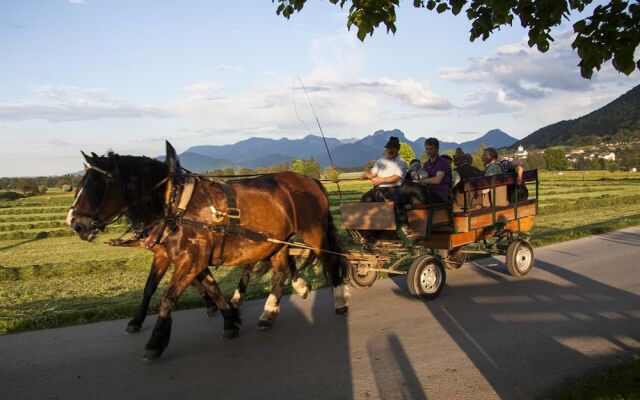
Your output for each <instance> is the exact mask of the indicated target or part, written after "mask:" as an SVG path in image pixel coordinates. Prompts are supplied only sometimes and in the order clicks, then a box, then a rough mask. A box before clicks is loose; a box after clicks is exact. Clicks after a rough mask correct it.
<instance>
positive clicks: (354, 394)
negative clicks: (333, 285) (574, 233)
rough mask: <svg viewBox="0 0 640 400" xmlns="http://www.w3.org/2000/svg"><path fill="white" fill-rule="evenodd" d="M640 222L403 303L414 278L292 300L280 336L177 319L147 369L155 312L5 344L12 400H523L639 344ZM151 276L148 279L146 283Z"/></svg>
mask: <svg viewBox="0 0 640 400" xmlns="http://www.w3.org/2000/svg"><path fill="white" fill-rule="evenodd" d="M639 260H640V227H635V228H630V229H625V230H622V231H618V232H614V233H610V234H605V235H600V236H594V237H590V238H586V239H581V240H576V241H572V242H566V243H562V244H557V245H553V246H548V247H544V248H540V249H536V262H535V265H536V268H535V269H534V270H533V271H532V272H531V274H530V275H529V276H528V277H527V278H525V279H520V280H516V279H513V278H511V277H510V276H508V275H506V269H505V267H504V265H503V264H502V263H501V260H495V259H485V260H482V261H479V262H476V263H473V264H466V265H465V266H464V267H463V268H462V269H460V270H456V271H452V272H450V273H449V276H448V280H447V287H446V288H445V290H444V291H443V293H442V294H441V296H440V297H439V298H438V299H437V300H435V301H432V302H429V303H425V302H422V301H419V300H416V299H414V298H411V297H409V296H407V291H406V287H405V283H404V280H403V279H400V278H396V279H393V280H391V279H388V280H383V281H379V282H377V283H376V285H375V286H374V287H373V288H371V289H368V290H354V298H353V300H352V303H351V311H350V315H349V316H348V317H347V318H342V317H337V316H335V315H333V306H332V298H331V294H330V292H329V291H327V290H319V291H317V292H314V293H312V295H311V296H310V298H309V299H308V300H306V301H303V300H301V299H300V298H298V297H291V298H289V297H286V298H284V299H283V306H282V312H281V315H280V318H279V320H278V322H277V324H276V326H275V327H274V329H273V330H271V331H269V332H265V333H260V332H256V331H255V330H254V329H253V327H254V325H255V321H256V320H257V318H258V315H259V313H260V311H261V308H262V302H261V301H254V302H249V303H247V304H245V305H244V306H243V317H244V320H245V325H244V327H243V330H242V335H241V336H240V337H239V338H238V339H236V340H233V341H225V340H223V339H221V333H222V320H221V318H220V317H219V316H217V317H214V318H210V319H208V318H206V317H204V315H203V314H204V312H203V311H202V310H190V311H182V312H177V313H175V314H174V323H173V326H174V331H173V335H172V338H171V345H170V346H169V348H168V349H167V351H166V352H165V354H164V356H163V358H162V359H160V360H158V361H154V362H143V361H142V360H141V356H142V353H143V348H144V343H145V341H146V340H147V339H148V336H149V333H150V328H151V326H152V324H153V322H154V320H155V318H151V319H150V320H148V321H147V323H146V324H145V327H144V328H145V330H144V331H143V332H142V333H140V334H138V335H125V334H124V333H123V329H124V327H125V325H126V321H125V320H120V321H110V322H103V323H97V324H92V325H85V326H76V327H69V328H62V329H51V330H46V331H38V332H29V333H23V334H17V335H8V336H3V337H0V393H1V396H2V398H3V399H21V400H22V399H24V400H26V399H103V398H105V399H126V398H135V399H147V398H149V399H151V398H153V399H164V398H167V399H181V398H182V399H205V398H206V399H251V398H260V399H271V398H274V399H301V398H305V399H348V398H357V399H375V398H388V399H400V398H404V399H492V398H505V399H521V398H535V397H540V396H541V395H543V394H544V393H545V392H546V391H548V390H549V389H550V388H553V387H554V386H556V385H557V384H560V383H562V382H565V381H567V380H571V379H573V378H574V377H575V376H578V375H580V374H582V373H584V372H587V371H590V370H592V369H596V368H600V367H602V366H605V365H609V364H615V363H616V362H618V361H619V360H622V359H628V358H629V357H631V355H632V354H638V353H640V261H639ZM141 284H142V282H141Z"/></svg>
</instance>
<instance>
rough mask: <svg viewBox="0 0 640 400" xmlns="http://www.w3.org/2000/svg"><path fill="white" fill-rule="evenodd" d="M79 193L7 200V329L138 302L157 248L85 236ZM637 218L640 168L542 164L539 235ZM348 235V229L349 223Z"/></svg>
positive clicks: (2, 218)
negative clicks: (72, 222) (69, 221)
mask: <svg viewBox="0 0 640 400" xmlns="http://www.w3.org/2000/svg"><path fill="white" fill-rule="evenodd" d="M352 175H355V176H357V174H352ZM351 177H352V176H350V178H351ZM326 186H327V189H328V190H329V192H330V194H331V203H332V207H333V210H332V211H333V214H334V217H335V219H336V221H335V222H336V224H338V225H339V223H340V215H339V213H338V208H337V205H338V204H339V198H338V194H337V188H336V185H335V184H332V183H328V184H326ZM340 187H341V190H342V193H343V200H344V201H345V202H350V201H357V200H358V199H359V198H360V196H361V194H362V193H363V192H364V191H366V190H368V188H369V187H370V186H369V183H368V182H359V181H343V182H342V183H341V184H340ZM531 192H532V193H533V190H531ZM71 202H72V195H71V194H69V193H62V192H60V191H55V190H51V191H50V193H48V194H46V195H43V196H35V197H30V198H26V199H20V200H17V201H13V202H0V334H7V333H12V332H19V331H24V330H32V329H42V328H49V327H56V326H64V325H71V324H81V323H87V322H93V321H99V320H105V319H116V318H124V317H130V316H132V315H133V313H134V312H135V309H136V307H137V305H138V302H139V301H140V299H141V297H142V288H143V285H144V282H145V280H146V277H147V274H148V270H149V266H150V263H151V253H150V252H147V251H143V250H138V249H123V248H113V247H109V246H107V245H106V244H104V241H106V240H107V239H109V238H113V237H116V236H118V235H120V234H122V233H123V232H124V226H123V225H115V226H113V227H110V228H109V230H108V231H107V233H106V234H104V235H102V236H100V237H99V238H98V240H97V241H96V242H92V243H86V242H83V241H81V240H80V239H78V238H77V237H76V236H74V232H73V231H72V230H71V229H69V228H68V227H66V226H65V225H64V219H65V216H66V211H67V208H68V206H69V205H70V204H71ZM632 225H640V174H635V176H634V175H633V174H631V175H630V174H628V173H609V172H604V173H603V172H601V171H597V172H591V173H585V174H583V173H582V172H579V173H571V172H566V173H564V174H562V175H559V174H558V173H545V174H542V177H541V184H540V215H539V217H538V218H537V220H536V227H535V229H534V232H533V243H534V244H535V245H537V246H540V245H543V244H548V243H552V242H557V241H562V240H568V239H573V238H578V237H583V236H588V235H591V234H596V233H602V232H606V231H610V230H615V229H620V228H623V227H626V226H632ZM342 236H343V237H344V238H345V239H347V236H346V234H344V232H342ZM215 275H216V277H217V279H218V280H219V281H220V283H221V287H222V290H223V291H225V293H226V294H227V295H230V294H231V292H232V291H233V289H235V286H236V284H237V282H238V279H239V273H238V271H236V270H235V269H233V268H227V267H221V268H218V269H217V270H216V271H215ZM307 279H308V280H309V281H310V282H311V284H312V285H313V286H314V287H320V286H323V285H324V280H323V278H322V277H321V276H320V274H319V273H318V271H309V272H308V274H307ZM164 283H166V279H165V282H164ZM270 287H271V284H270V277H269V276H268V275H266V276H264V277H263V278H261V279H254V280H253V281H251V283H250V286H249V290H248V294H249V297H250V298H256V297H261V296H264V295H265V293H267V292H268V290H270ZM159 297H160V296H159V294H158V295H156V296H155V297H154V302H153V303H152V306H151V309H152V311H155V310H157V306H158V300H159ZM201 305H202V301H201V299H200V298H199V296H198V294H197V293H196V291H195V290H193V289H188V290H187V291H186V292H185V294H184V295H183V296H182V297H181V298H180V301H179V303H178V307H179V308H190V307H200V306H201Z"/></svg>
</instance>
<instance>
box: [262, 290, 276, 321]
mask: <svg viewBox="0 0 640 400" xmlns="http://www.w3.org/2000/svg"><path fill="white" fill-rule="evenodd" d="M279 312H280V306H279V305H278V299H277V298H276V296H275V295H274V294H273V293H271V294H269V297H268V298H267V302H266V303H264V311H263V312H262V315H261V316H260V318H259V319H260V320H261V321H269V320H273V319H275V317H276V316H277V315H278V313H279Z"/></svg>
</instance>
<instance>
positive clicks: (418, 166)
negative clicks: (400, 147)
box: [404, 158, 429, 182]
mask: <svg viewBox="0 0 640 400" xmlns="http://www.w3.org/2000/svg"><path fill="white" fill-rule="evenodd" d="M428 177H429V175H428V174H427V172H426V171H425V170H424V168H422V163H421V162H420V160H418V159H417V158H414V159H413V160H411V162H410V163H409V172H407V176H405V178H404V182H408V181H416V182H417V181H419V180H420V179H426V178H428Z"/></svg>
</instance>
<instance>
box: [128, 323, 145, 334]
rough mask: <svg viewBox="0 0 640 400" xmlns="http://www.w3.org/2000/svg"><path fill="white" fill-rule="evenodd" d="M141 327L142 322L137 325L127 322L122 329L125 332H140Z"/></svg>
mask: <svg viewBox="0 0 640 400" xmlns="http://www.w3.org/2000/svg"><path fill="white" fill-rule="evenodd" d="M141 328H142V324H140V325H138V324H129V325H127V328H126V329H125V330H124V331H125V332H126V333H138V332H140V329H141Z"/></svg>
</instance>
